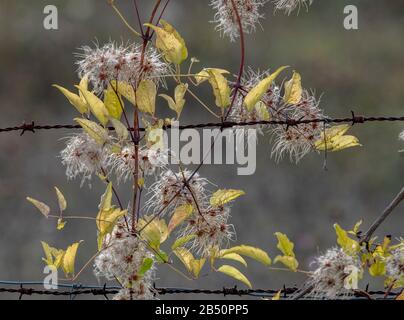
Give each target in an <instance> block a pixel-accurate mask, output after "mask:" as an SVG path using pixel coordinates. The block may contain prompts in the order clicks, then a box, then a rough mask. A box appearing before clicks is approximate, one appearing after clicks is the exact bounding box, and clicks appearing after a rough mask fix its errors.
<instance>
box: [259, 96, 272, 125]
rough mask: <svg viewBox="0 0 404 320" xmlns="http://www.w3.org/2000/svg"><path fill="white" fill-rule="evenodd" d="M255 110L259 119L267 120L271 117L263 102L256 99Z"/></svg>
mask: <svg viewBox="0 0 404 320" xmlns="http://www.w3.org/2000/svg"><path fill="white" fill-rule="evenodd" d="M255 111H256V112H257V114H258V117H259V119H260V120H264V121H269V120H270V119H271V115H270V113H269V111H268V108H267V106H266V104H265V103H264V102H262V101H258V102H257V104H256V105H255Z"/></svg>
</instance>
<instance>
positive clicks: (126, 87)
mask: <svg viewBox="0 0 404 320" xmlns="http://www.w3.org/2000/svg"><path fill="white" fill-rule="evenodd" d="M111 86H112V87H113V88H114V89H115V90H116V91H117V92H118V93H119V94H121V95H123V96H124V97H125V98H126V100H128V101H129V102H130V103H131V104H133V105H134V106H135V105H136V93H135V90H134V89H133V86H132V85H131V84H130V83H127V82H121V81H118V84H117V82H116V81H115V80H113V81H111Z"/></svg>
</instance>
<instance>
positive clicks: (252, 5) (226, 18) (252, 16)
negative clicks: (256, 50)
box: [211, 0, 269, 41]
mask: <svg viewBox="0 0 404 320" xmlns="http://www.w3.org/2000/svg"><path fill="white" fill-rule="evenodd" d="M268 1H269V0H212V1H211V6H212V7H213V9H214V10H215V11H216V14H215V17H214V20H213V23H216V30H217V31H219V32H220V33H221V34H223V35H225V36H229V37H230V40H231V41H235V40H236V39H237V38H238V37H239V36H240V30H239V24H238V21H237V13H238V16H239V17H240V21H241V25H242V28H243V32H244V33H251V32H253V31H255V29H256V27H257V25H259V23H260V19H262V18H263V17H264V15H263V14H262V13H261V8H262V7H263V6H264V5H265V3H267V2H268ZM233 3H234V5H235V7H236V9H237V13H236V11H235V8H234V6H233Z"/></svg>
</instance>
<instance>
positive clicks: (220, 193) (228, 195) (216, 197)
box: [209, 189, 245, 207]
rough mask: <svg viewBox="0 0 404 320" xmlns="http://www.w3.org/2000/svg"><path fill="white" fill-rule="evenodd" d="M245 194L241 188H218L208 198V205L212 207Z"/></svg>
mask: <svg viewBox="0 0 404 320" xmlns="http://www.w3.org/2000/svg"><path fill="white" fill-rule="evenodd" d="M242 195H245V192H244V191H243V190H235V189H219V190H217V191H216V192H215V193H214V194H213V195H212V197H211V198H210V200H209V201H210V205H211V206H213V207H218V206H222V205H224V204H226V203H228V202H230V201H233V200H235V199H237V198H238V197H240V196H242Z"/></svg>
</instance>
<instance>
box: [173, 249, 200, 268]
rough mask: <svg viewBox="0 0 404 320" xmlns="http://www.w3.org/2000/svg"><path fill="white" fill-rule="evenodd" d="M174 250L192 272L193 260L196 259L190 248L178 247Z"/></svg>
mask: <svg viewBox="0 0 404 320" xmlns="http://www.w3.org/2000/svg"><path fill="white" fill-rule="evenodd" d="M173 252H174V254H175V255H176V256H177V258H178V259H180V261H181V262H182V264H183V265H184V266H185V268H187V270H188V272H189V273H192V270H193V267H192V261H194V260H195V259H194V256H193V255H192V253H191V252H190V251H189V250H187V249H185V248H182V247H179V248H176V249H175V250H174V251H173Z"/></svg>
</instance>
